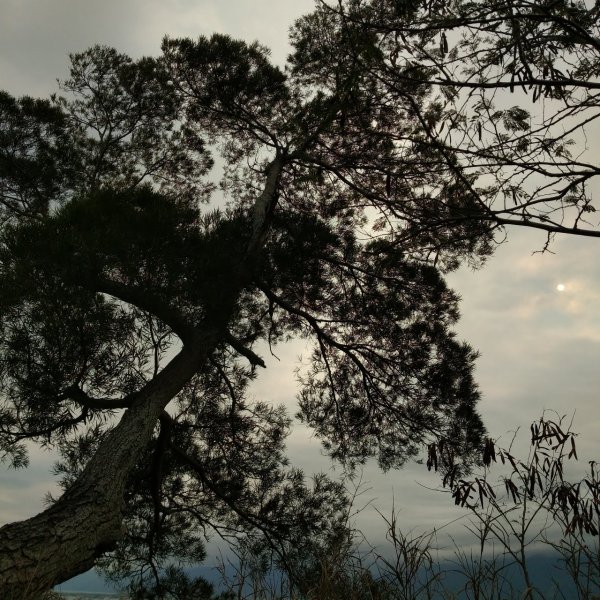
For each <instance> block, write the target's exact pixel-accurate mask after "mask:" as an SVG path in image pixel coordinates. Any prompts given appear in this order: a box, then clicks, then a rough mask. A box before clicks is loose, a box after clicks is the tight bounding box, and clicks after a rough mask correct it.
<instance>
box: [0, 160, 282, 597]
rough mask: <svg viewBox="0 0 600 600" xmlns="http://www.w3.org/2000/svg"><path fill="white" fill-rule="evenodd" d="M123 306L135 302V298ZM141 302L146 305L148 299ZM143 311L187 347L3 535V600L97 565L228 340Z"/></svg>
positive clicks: (257, 243) (221, 329) (261, 226)
mask: <svg viewBox="0 0 600 600" xmlns="http://www.w3.org/2000/svg"><path fill="white" fill-rule="evenodd" d="M283 166H284V160H283V159H282V158H281V157H280V156H279V155H278V156H276V157H275V159H274V160H273V161H272V162H271V164H270V165H269V167H268V169H267V176H266V181H265V186H264V189H263V191H262V193H261V194H260V196H259V197H258V198H257V199H256V202H255V206H254V222H253V235H252V238H251V240H250V243H249V246H248V251H247V253H246V256H245V257H240V258H241V259H242V260H241V262H240V272H239V273H235V274H232V278H233V279H234V280H236V279H237V284H238V286H237V287H238V289H241V288H242V287H243V285H244V281H245V280H246V277H247V274H245V273H244V271H245V269H246V268H247V267H248V265H249V263H250V262H251V261H252V259H253V258H254V256H255V255H256V253H258V252H259V251H260V248H261V246H262V243H263V241H264V237H265V235H266V232H267V230H268V227H269V221H270V216H271V214H272V211H273V209H274V207H275V205H276V204H277V188H278V185H279V180H280V176H281V172H282V169H283ZM235 287H236V286H235V285H234V286H233V289H235ZM119 291H121V292H123V290H121V289H120V288H119V289H118V290H112V289H111V290H108V293H114V295H115V296H117V297H119V296H122V294H120V293H119ZM125 291H127V290H125ZM136 293H137V292H136ZM130 295H131V294H130ZM134 296H135V295H134ZM142 296H143V295H142ZM123 299H124V300H125V301H128V302H131V303H132V304H138V303H139V302H136V297H133V296H132V297H131V298H130V297H125V298H123ZM224 300H225V299H224ZM228 300H229V301H230V303H231V305H232V306H233V305H234V304H235V298H229V299H228ZM141 302H142V303H146V304H147V298H146V299H144V298H142V301H141ZM142 308H144V309H148V308H150V309H152V308H154V309H155V310H152V312H154V313H155V314H157V313H158V314H157V316H158V317H159V318H164V320H165V321H166V322H167V323H169V324H170V325H172V326H173V329H174V331H176V332H177V333H178V334H179V335H180V337H181V338H182V340H184V349H183V350H182V351H181V352H180V353H179V354H178V355H177V356H176V357H175V358H174V359H173V360H172V361H171V362H170V363H169V364H168V365H167V366H166V367H165V368H164V369H163V370H162V371H161V372H160V373H159V374H158V375H157V376H156V378H154V379H153V380H152V381H150V382H149V383H148V384H147V385H146V386H145V387H144V388H143V389H142V390H140V392H139V393H138V394H136V397H135V400H134V402H133V404H132V405H131V407H130V408H128V409H127V411H126V412H125V414H124V415H123V417H122V419H121V421H120V422H119V424H118V425H117V426H116V427H115V428H114V429H113V430H112V431H111V432H110V433H109V434H108V435H107V436H106V437H105V439H104V440H103V441H102V443H101V445H100V447H99V449H98V451H97V452H96V454H95V455H94V457H93V458H92V459H91V460H90V462H89V463H88V465H87V466H86V468H85V469H84V471H83V473H82V474H81V476H80V477H79V478H78V479H77V481H76V482H75V483H74V484H73V485H72V486H71V488H70V489H69V490H68V491H67V492H66V493H65V494H63V496H62V497H61V498H60V499H59V500H58V501H57V502H56V503H55V504H53V505H52V506H51V507H50V508H48V509H47V510H45V511H44V512H42V513H40V514H38V515H36V516H35V517H32V518H31V519H27V520H26V521H20V522H17V523H11V524H9V525H5V526H4V527H2V528H0V600H38V599H40V598H41V597H42V596H43V594H44V593H45V592H46V591H47V590H49V589H50V588H51V587H52V586H53V585H56V584H57V583H60V582H62V581H65V580H66V579H70V578H71V577H74V576H75V575H78V574H79V573H83V572H85V571H87V570H88V569H90V568H91V567H93V566H94V563H95V561H96V559H97V558H98V557H99V556H100V555H101V554H102V553H103V552H104V551H106V550H108V549H110V548H111V547H113V546H114V544H115V543H116V542H117V541H118V540H119V539H120V538H121V536H122V534H123V532H122V513H123V502H124V499H123V495H124V489H125V484H126V482H127V478H128V476H129V474H130V473H131V470H132V468H133V467H134V465H135V463H136V461H137V459H138V457H139V456H140V452H141V451H142V449H143V448H144V447H145V446H146V444H147V443H148V442H149V441H150V439H151V437H152V433H153V431H154V428H155V426H156V423H157V421H158V419H159V416H160V414H161V412H162V411H163V409H164V408H165V406H166V405H167V404H168V403H169V402H170V401H171V400H172V399H173V397H174V396H175V395H176V394H177V393H178V392H179V391H180V390H181V389H182V388H183V386H184V385H185V384H186V383H187V382H188V381H189V380H190V379H191V377H192V376H193V375H194V374H195V373H197V372H198V370H199V369H201V368H202V364H203V363H204V361H205V360H206V358H207V357H208V356H209V355H210V354H211V353H212V351H213V350H214V348H215V346H216V345H217V344H218V343H219V342H221V341H226V339H227V334H226V329H225V325H226V323H224V322H221V323H215V322H213V323H204V324H203V325H201V326H200V327H194V326H192V325H191V324H189V323H183V322H182V321H181V320H180V319H179V316H178V315H176V318H175V322H173V323H171V321H173V314H172V311H166V312H164V311H162V310H156V307H148V306H145V305H144V306H142ZM163 312H164V314H163ZM222 318H224V319H226V316H224V315H222Z"/></svg>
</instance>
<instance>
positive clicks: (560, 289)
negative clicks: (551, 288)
mask: <svg viewBox="0 0 600 600" xmlns="http://www.w3.org/2000/svg"><path fill="white" fill-rule="evenodd" d="M565 289H566V286H565V284H564V283H559V284H558V285H557V286H556V290H557V291H559V292H564V291H565Z"/></svg>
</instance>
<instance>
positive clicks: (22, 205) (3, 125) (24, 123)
mask: <svg viewBox="0 0 600 600" xmlns="http://www.w3.org/2000/svg"><path fill="white" fill-rule="evenodd" d="M540 7H541V8H540ZM596 20H597V19H596V12H595V9H591V10H588V9H586V8H585V6H584V5H571V4H569V5H568V6H567V5H566V4H564V3H561V2H554V3H552V4H548V5H547V6H546V5H545V4H539V3H537V4H536V5H535V6H534V5H529V3H522V4H518V3H515V2H508V1H507V2H504V1H500V0H498V2H492V3H489V2H488V3H486V4H485V6H484V5H483V4H481V5H480V3H478V2H460V1H459V2H455V3H446V2H440V3H437V2H424V3H406V4H405V3H402V2H391V1H389V0H386V1H384V0H372V1H370V2H362V1H359V0H351V1H349V2H340V3H338V4H337V5H328V4H325V3H318V5H317V8H316V10H315V12H314V13H312V14H310V15H308V16H306V17H304V18H302V19H300V20H299V21H298V22H297V23H296V25H295V27H294V29H293V31H292V35H291V41H292V44H293V53H292V55H291V56H290V58H289V61H288V65H287V67H286V69H285V70H281V69H280V68H278V67H276V66H275V65H273V64H271V62H270V61H269V56H268V51H267V49H265V48H264V47H262V46H260V45H259V44H258V43H254V44H248V43H246V42H242V41H237V40H233V39H231V38H229V37H227V36H224V35H219V34H215V35H213V36H212V37H210V38H207V37H200V38H199V39H197V40H190V39H169V38H167V39H165V40H164V42H163V52H162V55H161V56H159V57H156V58H142V59H139V60H133V59H131V58H129V57H127V56H124V55H122V54H120V53H118V52H117V51H116V50H114V49H111V48H106V47H103V46H95V47H93V48H90V49H89V50H87V51H85V52H82V53H80V54H76V55H73V56H71V64H72V66H71V73H70V77H69V79H68V80H66V81H64V82H62V83H61V90H62V91H61V95H60V96H59V95H57V96H53V97H52V98H50V99H49V100H34V99H31V98H20V99H16V98H13V97H12V96H11V95H10V94H8V93H6V92H2V93H1V94H0V115H1V118H0V223H1V230H0V450H1V451H2V453H3V456H4V458H5V459H6V460H9V461H12V464H13V465H14V466H16V467H22V466H26V464H27V452H26V444H25V442H27V441H33V442H36V443H39V444H42V445H45V446H49V447H52V448H55V449H56V450H57V451H58V452H59V453H60V456H61V460H60V463H59V465H58V466H57V470H58V472H59V473H60V475H61V477H62V484H63V487H64V494H63V495H62V496H61V497H60V498H59V499H58V500H56V501H54V502H53V503H52V504H51V505H50V507H49V508H48V509H47V510H46V511H44V512H42V513H40V514H39V515H37V516H35V517H32V518H31V519H28V520H26V521H23V522H20V523H14V524H10V525H6V526H4V527H3V528H2V529H0V590H1V595H2V597H3V598H10V597H11V594H15V597H18V598H29V597H31V598H35V597H37V596H38V595H39V594H40V593H41V592H42V591H44V590H45V589H48V588H49V587H50V586H51V585H53V584H55V583H58V582H60V581H63V580H65V579H67V578H69V577H72V576H73V575H75V574H77V573H79V572H82V571H84V570H86V569H88V568H90V567H91V566H93V565H94V564H96V562H97V561H98V560H99V559H100V558H101V557H103V556H104V558H103V559H102V560H103V561H104V563H103V564H104V566H105V567H106V568H107V569H108V570H109V571H112V572H113V573H114V574H116V575H126V574H131V573H133V572H138V573H141V574H142V582H141V583H142V584H143V585H153V586H155V587H156V593H157V594H159V595H160V593H162V592H161V589H166V587H168V585H172V586H180V588H181V589H183V587H185V586H186V585H187V586H188V587H189V586H193V585H196V586H197V587H196V591H195V592H194V593H196V594H199V593H200V592H199V591H198V590H199V589H200V587H201V586H202V584H201V583H199V582H196V583H193V582H189V581H187V580H185V578H184V577H183V576H181V574H177V573H176V572H175V571H173V570H169V571H168V572H167V577H166V578H163V580H162V582H161V580H160V568H161V566H164V565H166V564H168V563H169V560H170V559H171V558H172V557H175V556H176V557H180V558H183V559H188V560H190V561H198V560H200V559H201V558H202V556H203V552H204V545H203V534H204V532H205V531H206V530H207V529H213V530H216V531H218V532H221V533H222V534H224V535H253V534H259V535H261V536H264V537H265V538H266V539H267V540H268V541H269V543H270V544H272V545H273V546H274V547H275V548H276V549H277V550H278V551H279V552H280V554H281V556H282V557H285V554H286V552H289V551H290V541H291V540H298V539H300V538H302V537H303V536H310V535H313V534H314V535H316V533H317V532H320V531H330V530H332V529H333V530H335V528H336V526H337V525H336V524H338V523H339V522H340V519H343V515H344V510H345V507H346V499H345V496H344V492H343V488H342V486H341V485H340V484H339V483H337V482H334V481H331V480H329V479H328V478H327V477H325V476H323V475H318V476H315V477H314V478H313V481H312V483H308V482H307V481H306V480H305V477H304V475H303V473H302V472H301V471H300V470H298V469H296V468H294V467H292V466H290V465H289V464H288V461H287V460H286V457H285V438H286V435H287V433H288V432H289V430H290V427H291V426H292V420H291V418H290V416H289V415H288V412H287V411H286V409H285V408H284V407H277V406H272V405H270V404H268V403H265V402H261V401H255V400H253V399H252V398H249V397H248V395H247V394H246V390H247V387H248V384H249V382H250V381H251V380H252V379H253V378H254V377H256V376H257V374H258V370H259V368H262V367H264V361H263V359H262V358H261V356H260V354H261V353H264V352H268V351H269V349H270V348H271V347H273V346H275V345H276V344H280V343H284V342H286V341H288V340H290V339H292V338H295V337H302V338H305V339H307V340H310V341H311V343H312V346H313V349H314V350H313V354H312V356H311V360H310V365H309V366H308V368H306V369H304V370H302V371H301V372H300V376H299V392H298V401H299V418H300V419H302V420H303V421H304V422H305V423H307V424H308V425H309V426H311V427H312V428H313V429H314V430H315V432H316V434H317V436H318V437H319V438H320V439H321V440H322V442H323V445H324V448H325V449H326V451H327V452H328V453H329V454H330V455H331V456H332V458H334V459H335V460H338V461H341V462H342V463H343V464H344V465H346V467H347V468H349V469H352V468H353V467H354V466H356V465H357V464H360V463H361V462H362V461H364V460H366V459H368V458H371V457H374V458H376V459H377V460H378V461H379V464H380V465H381V466H382V467H383V468H385V469H388V468H395V467H399V466H401V465H402V464H403V463H404V462H405V461H406V460H408V459H410V458H413V457H416V456H417V455H418V454H419V452H420V451H421V449H423V448H427V447H428V448H429V453H428V456H429V466H430V467H431V466H433V467H436V468H438V467H439V468H440V469H441V470H442V471H443V473H444V476H445V481H446V482H448V483H450V485H452V484H453V482H454V480H455V479H456V478H457V476H458V475H459V474H461V473H462V472H464V471H465V470H468V468H469V467H470V465H472V464H473V462H474V461H477V460H479V457H480V451H481V450H482V449H483V447H484V437H485V429H484V426H483V424H482V422H481V419H480V417H479V415H478V413H477V411H476V403H477V400H478V398H479V394H478V391H477V387H476V384H475V382H474V380H473V376H472V371H473V363H474V360H475V357H476V353H475V352H474V351H473V350H472V349H471V348H470V347H469V346H468V345H467V344H465V343H462V342H460V341H458V340H457V339H456V336H455V334H454V332H453V326H454V325H455V323H456V321H457V319H458V297H457V296H456V294H454V293H453V292H452V291H451V290H450V289H449V288H448V287H447V285H446V283H445V281H444V278H443V275H444V272H446V271H448V270H451V269H453V268H456V267H457V266H458V265H459V264H461V262H463V261H470V262H471V263H473V264H480V263H481V262H482V261H483V260H485V257H486V256H488V255H489V254H490V253H491V252H492V251H493V249H494V246H495V244H496V243H498V242H499V241H500V240H501V239H502V235H503V232H504V228H505V227H506V226H508V225H511V224H515V225H528V226H532V227H536V228H542V229H544V230H545V231H547V232H548V234H549V235H550V236H551V235H553V234H555V233H560V232H569V233H575V234H579V233H583V234H586V235H597V234H598V232H597V231H596V230H594V229H593V227H591V226H588V227H587V228H586V229H584V222H585V217H587V216H589V214H588V213H591V212H592V211H593V204H592V200H591V196H590V194H589V186H588V181H589V179H591V178H592V177H593V176H595V175H596V174H597V172H596V167H595V166H594V165H592V164H589V163H587V162H585V161H584V159H583V158H581V159H578V158H569V155H568V146H569V143H568V136H569V135H571V134H572V135H574V136H576V135H577V134H578V132H583V131H584V126H586V127H589V126H590V123H591V122H592V121H593V120H594V119H595V116H596V114H597V108H596V105H595V103H594V97H595V91H594V90H595V89H596V84H595V83H594V82H595V79H594V78H595V69H596V68H597V59H596V58H595V52H596V47H595V46H594V40H596V37H595V32H596ZM575 27H577V28H578V29H577V30H576V31H575V29H573V28H575ZM509 61H512V62H511V63H510V64H509ZM564 64H569V65H571V64H573V65H575V66H571V67H569V69H570V70H571V71H572V73H571V72H569V74H566V75H565V73H566V67H564ZM511 65H512V66H511ZM504 89H506V90H507V91H508V93H509V94H510V93H511V92H513V91H514V95H515V96H516V95H517V94H525V92H526V91H528V90H530V93H531V94H533V96H534V97H533V98H532V102H534V103H537V104H536V106H537V105H542V104H543V105H544V107H545V110H544V112H543V115H542V116H541V117H540V116H538V115H536V114H532V116H531V117H530V115H529V114H528V113H527V112H526V110H525V109H524V108H522V107H521V106H511V105H507V104H508V103H507V100H506V96H505V95H503V96H501V95H500V91H502V90H504ZM497 104H498V106H496V105H497ZM535 119H537V120H538V121H539V123H537V122H536V124H535V125H533V124H532V123H533V121H534V120H535ZM558 130H560V131H562V132H563V133H562V134H561V135H558V134H557V133H556V131H558ZM559 148H560V151H559ZM586 160H587V159H586ZM215 164H216V167H215ZM216 172H218V175H217V174H216ZM153 579H154V583H152V584H150V583H149V582H150V581H152V580H153ZM161 586H163V587H162V588H161ZM182 586H183V587H182ZM198 586H200V587H198ZM190 589H191V588H190ZM202 590H204V591H203V592H202V593H205V594H210V593H211V592H210V590H208V589H205V588H203V587H202ZM190 593H192V592H190Z"/></svg>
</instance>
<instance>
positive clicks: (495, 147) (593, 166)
mask: <svg viewBox="0 0 600 600" xmlns="http://www.w3.org/2000/svg"><path fill="white" fill-rule="evenodd" d="M317 4H318V10H316V11H315V12H314V13H312V14H311V15H308V16H306V17H304V18H303V19H301V20H299V22H298V23H297V25H296V29H295V32H294V33H293V34H292V39H294V40H295V43H296V48H297V52H296V53H295V55H294V64H295V68H296V71H297V72H298V73H299V74H302V76H303V77H304V78H305V80H306V79H307V78H310V79H312V80H313V81H318V82H319V83H320V84H321V85H323V86H325V87H327V88H328V89H337V90H338V91H341V90H340V82H341V85H347V83H346V82H347V80H346V79H344V78H341V77H340V74H341V73H343V72H345V71H352V70H353V71H354V72H355V73H358V74H360V75H359V78H360V82H361V83H362V82H365V81H369V82H370V85H371V88H372V90H373V98H374V102H375V103H377V104H378V105H379V106H378V111H376V113H375V114H374V115H373V118H374V120H375V122H376V123H377V125H376V127H375V128H374V129H375V130H376V132H377V134H378V135H379V136H380V137H381V138H382V139H387V140H388V141H389V142H390V143H392V144H394V145H395V147H396V151H395V153H394V155H393V160H391V161H390V162H389V163H386V162H383V163H379V164H378V165H377V171H378V174H379V181H380V185H379V188H373V186H372V185H370V183H371V182H366V186H365V187H366V188H367V189H368V190H369V193H375V194H377V193H378V194H379V195H380V196H382V197H383V196H388V197H390V196H391V197H392V199H393V200H394V202H393V205H394V207H396V206H398V205H400V204H401V203H400V202H397V200H398V199H399V198H404V199H406V198H407V197H410V198H412V200H413V202H405V204H401V205H402V206H404V205H407V206H408V207H410V208H407V209H406V210H403V209H399V212H400V217H401V218H405V219H407V221H408V222H409V223H411V224H413V227H412V229H409V232H408V233H409V234H411V235H413V234H414V233H415V231H417V232H420V233H422V234H423V235H425V236H427V235H429V232H430V231H431V230H432V228H433V227H435V226H438V227H441V228H445V227H447V226H448V224H449V223H454V224H455V226H459V227H467V226H466V225H465V221H466V220H467V221H472V220H473V219H474V220H475V222H476V223H478V224H479V225H478V227H479V228H483V225H484V224H485V225H486V226H487V227H489V228H490V229H491V230H492V231H495V232H500V231H502V230H503V229H504V228H505V227H506V226H509V225H512V226H526V227H531V228H536V229H540V230H543V231H546V232H547V234H548V241H551V239H552V236H553V235H555V234H557V233H570V234H575V235H584V236H593V237H598V236H600V232H599V231H598V228H597V221H596V220H595V219H593V215H591V214H590V213H593V212H595V210H596V208H595V205H594V203H593V198H592V190H593V186H594V183H593V182H594V178H596V177H597V176H598V175H599V174H600V166H599V165H598V162H597V160H596V156H597V152H595V151H594V150H595V149H594V148H593V143H592V142H591V139H592V138H593V135H591V134H592V133H593V132H594V131H596V129H595V128H596V127H597V125H596V121H597V119H598V117H599V115H600V112H599V110H598V105H599V103H598V91H599V89H600V82H599V81H598V74H599V72H600V29H599V26H598V17H599V9H598V6H597V5H596V4H593V3H589V2H587V3H586V2H583V1H571V0H569V1H567V0H548V1H546V0H544V1H541V2H537V1H530V0H492V1H491V2H488V1H485V2H484V1H480V0H452V1H449V0H431V1H430V0H426V1H423V2H404V1H403V0H340V1H339V2H331V3H327V2H325V1H324V0H319V1H318V3H317ZM340 46H341V47H342V48H343V50H340ZM340 56H341V57H343V59H342V60H341V61H340V59H339V57H340ZM389 107H392V114H393V116H392V118H391V119H390V118H389V114H390V113H389ZM400 111H402V113H401V114H402V115H403V117H404V118H403V119H402V121H403V123H405V125H404V127H403V128H398V127H397V122H398V120H397V119H398V113H399V112H400ZM347 116H348V115H346V117H347ZM407 121H408V122H410V123H411V125H410V126H408V127H407V126H406V123H407ZM343 123H344V124H346V123H348V118H344V119H343ZM415 145H417V146H419V147H420V148H421V153H422V155H424V156H426V157H427V159H426V165H427V168H426V169H424V170H425V172H426V173H427V174H428V175H429V179H427V178H425V177H423V178H421V179H418V180H417V181H414V180H413V179H412V178H410V177H407V176H406V174H405V169H404V164H405V163H404V161H405V160H411V153H412V151H413V149H414V146H415ZM425 148H427V149H428V152H427V151H426V150H425ZM586 150H588V151H587V152H586ZM589 150H591V151H589ZM423 166H424V165H423ZM431 174H434V175H433V176H432V175H431ZM377 190H379V191H377ZM415 204H416V205H417V206H419V207H421V210H423V211H427V213H426V214H424V215H421V214H417V215H415V214H414V208H413V206H414V205H415ZM421 217H424V218H423V219H421ZM471 227H476V226H475V225H471ZM483 239H485V237H484V238H483ZM497 239H498V238H497Z"/></svg>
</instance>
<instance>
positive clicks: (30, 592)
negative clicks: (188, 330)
mask: <svg viewBox="0 0 600 600" xmlns="http://www.w3.org/2000/svg"><path fill="white" fill-rule="evenodd" d="M215 341H216V340H208V339H206V340H204V343H203V344H200V345H198V344H195V345H194V348H195V349H194V350H189V349H184V350H182V351H181V352H180V353H179V354H178V355H177V356H176V357H175V358H174V359H173V360H172V361H171V362H170V363H169V364H168V365H167V366H166V367H165V368H164V369H163V370H162V371H161V372H160V373H159V375H158V376H157V377H156V378H155V379H154V380H152V381H151V382H149V383H148V385H147V386H146V387H145V388H144V389H143V390H142V391H141V392H140V394H139V396H138V397H137V398H136V400H135V402H134V403H133V405H132V406H131V408H129V409H128V410H127V411H126V412H125V414H124V415H123V417H122V419H121V421H120V422H119V424H118V425H117V426H116V427H115V428H114V429H113V430H112V431H111V432H110V433H109V434H108V435H107V436H106V437H105V438H104V440H103V442H102V443H101V445H100V447H99V449H98V451H97V453H96V454H95V455H94V457H93V458H92V459H91V460H90V462H89V463H88V465H87V466H86V468H85V469H84V471H83V473H82V474H81V476H80V477H79V478H78V479H77V481H76V482H75V483H74V484H73V486H72V487H71V488H70V489H69V490H68V491H67V492H65V494H63V496H62V497H61V498H60V499H59V500H58V501H57V502H56V503H55V504H53V505H52V506H51V507H50V508H48V509H47V510H45V511H43V512H42V513H40V514H38V515H36V516H35V517H32V518H31V519H27V520H26V521H20V522H17V523H11V524H9V525H5V526H4V527H2V528H1V529H0V598H1V599H2V600H37V599H38V598H40V597H41V596H42V595H43V593H44V592H46V591H47V590H48V589H50V588H51V587H52V586H53V585H55V584H57V583H60V582H62V581H65V580H66V579H70V578H71V577H74V576H75V575H78V574H79V573H83V572H85V571H87V570H88V569H90V568H92V567H93V566H94V562H95V560H96V559H97V558H98V557H99V556H100V555H101V554H102V552H104V551H106V550H107V549H109V548H111V547H113V546H114V544H115V543H116V542H117V541H118V540H119V539H120V538H121V536H122V509H123V493H124V489H125V484H126V482H127V478H128V476H129V474H130V472H131V470H132V468H133V467H134V465H135V462H136V460H137V459H138V457H139V456H140V452H141V451H142V449H143V448H144V446H145V445H146V444H147V443H148V442H149V440H150V439H151V437H152V433H153V431H154V428H155V426H156V422H157V420H158V418H159V416H160V414H161V412H162V410H163V409H164V407H165V406H166V405H167V404H168V402H169V401H170V400H171V399H172V398H173V396H175V394H177V392H179V391H180V390H181V388H182V387H183V386H184V385H185V383H186V382H187V381H189V379H190V378H191V377H192V376H193V375H194V373H196V372H197V371H198V368H199V366H200V365H201V363H202V362H203V361H204V359H205V358H206V356H207V354H208V352H209V351H211V350H212V349H213V348H214V345H215ZM211 342H212V343H211Z"/></svg>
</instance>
